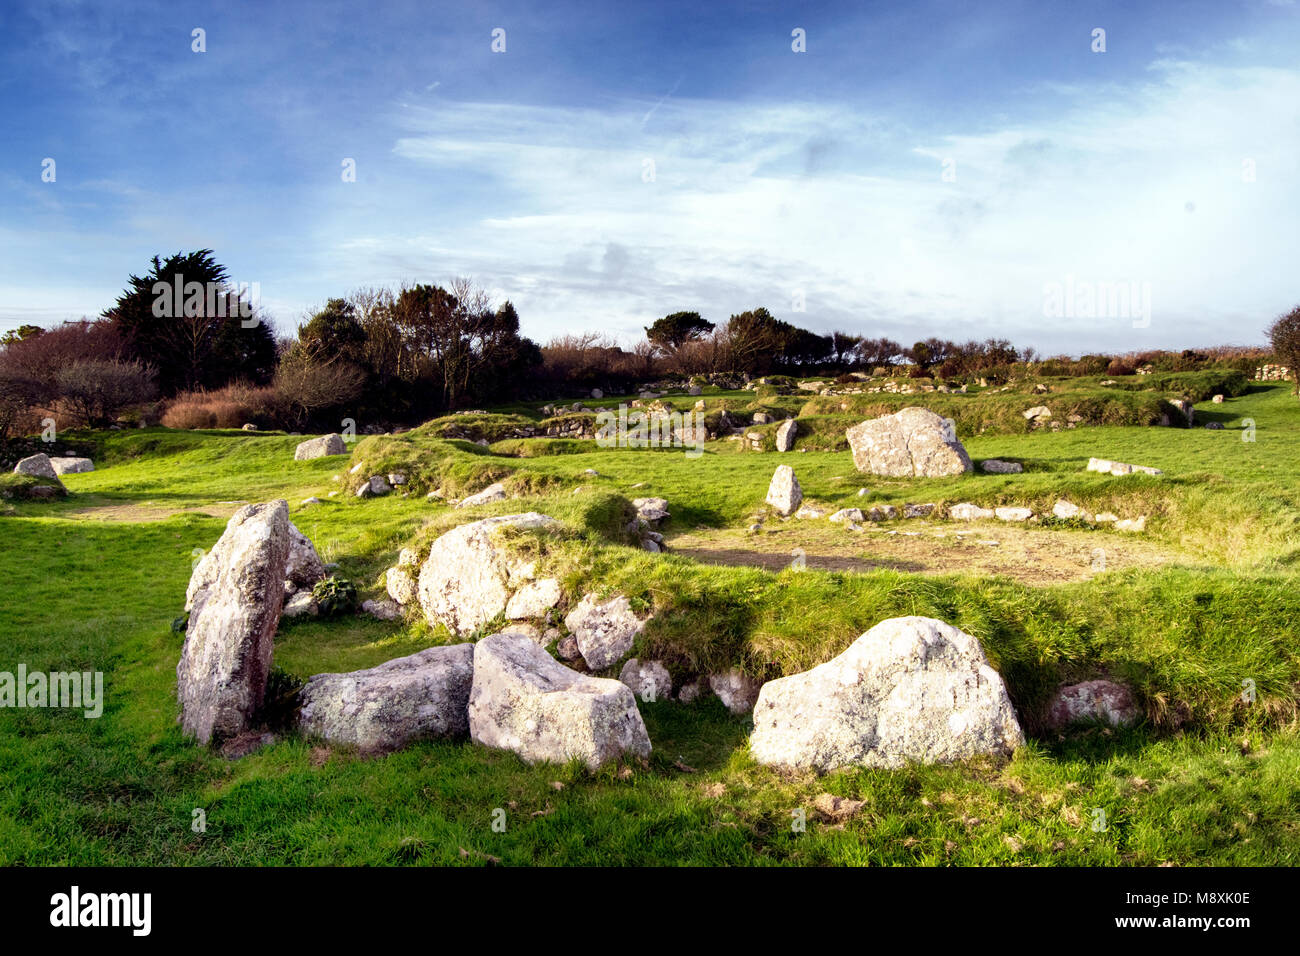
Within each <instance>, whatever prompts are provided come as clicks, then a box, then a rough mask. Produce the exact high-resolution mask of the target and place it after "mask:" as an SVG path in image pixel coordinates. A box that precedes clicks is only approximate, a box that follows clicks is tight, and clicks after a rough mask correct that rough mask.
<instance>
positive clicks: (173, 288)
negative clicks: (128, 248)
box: [103, 249, 276, 396]
mask: <svg viewBox="0 0 1300 956" xmlns="http://www.w3.org/2000/svg"><path fill="white" fill-rule="evenodd" d="M227 280H228V277H227V274H226V269H225V266H222V265H221V264H220V263H218V262H217V261H216V259H214V258H213V255H212V250H211V249H200V250H198V251H197V252H190V253H181V252H178V253H176V254H175V255H172V256H168V257H167V259H165V260H163V259H161V258H160V257H159V256H154V257H153V260H152V268H151V269H150V270H149V271H148V272H146V273H145V274H144V275H143V276H137V275H132V276H130V277H129V278H128V281H127V288H126V289H125V290H124V291H123V293H122V294H121V295H120V296H119V297H118V299H117V302H116V304H114V305H113V306H112V307H111V308H109V309H106V310H105V311H104V313H103V316H104V318H106V319H108V320H110V321H111V322H112V323H113V326H114V327H115V328H116V329H117V330H118V332H119V333H120V335H121V336H122V339H123V340H124V341H125V343H126V346H127V348H128V350H129V353H130V357H131V358H134V359H136V360H137V361H140V362H143V363H146V364H150V365H153V366H155V367H156V368H157V369H158V386H159V388H160V390H161V391H162V393H163V394H164V395H166V396H171V395H174V394H176V392H178V391H181V390H184V389H195V388H220V387H221V386H223V385H225V384H227V383H228V382H230V381H232V380H234V379H243V380H245V381H250V382H254V383H256V384H265V382H267V381H268V380H269V379H270V376H271V375H272V374H273V373H274V371H275V364H274V360H275V355H276V347H275V336H274V333H273V332H272V330H271V328H270V326H269V323H267V322H265V321H263V317H262V316H260V315H258V314H257V311H256V309H255V308H253V307H252V306H251V305H250V303H249V302H248V300H247V299H246V298H245V297H244V296H243V295H242V294H241V293H240V292H239V291H237V290H235V289H233V288H231V286H230V284H229V282H228V281H227Z"/></svg>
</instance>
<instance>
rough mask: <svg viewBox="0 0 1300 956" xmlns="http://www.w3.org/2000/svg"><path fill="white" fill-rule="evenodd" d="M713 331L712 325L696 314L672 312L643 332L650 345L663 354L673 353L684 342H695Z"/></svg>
mask: <svg viewBox="0 0 1300 956" xmlns="http://www.w3.org/2000/svg"><path fill="white" fill-rule="evenodd" d="M712 331H713V323H712V322H709V321H707V320H705V319H703V318H701V317H700V313H698V312H673V313H672V314H671V315H665V316H664V317H663V318H662V319H656V320H655V322H654V324H653V325H651V326H650V327H648V328H647V329H646V330H645V337H646V338H647V339H648V340H649V342H650V344H651V345H654V346H655V347H657V348H659V349H662V350H663V351H665V352H675V351H677V350H678V349H679V348H681V347H682V345H683V344H684V343H686V342H695V341H698V340H699V339H701V338H703V337H704V336H706V335H708V334H709V333H710V332H712Z"/></svg>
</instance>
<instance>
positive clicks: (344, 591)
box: [311, 576, 357, 617]
mask: <svg viewBox="0 0 1300 956" xmlns="http://www.w3.org/2000/svg"><path fill="white" fill-rule="evenodd" d="M311 596H312V597H313V598H315V599H316V604H317V606H318V607H319V608H320V613H321V617H339V616H341V615H343V614H352V613H355V612H356V609H357V589H356V585H354V584H353V583H352V582H351V581H349V580H348V579H347V578H337V577H333V576H330V577H328V578H325V579H324V580H323V581H317V582H316V586H315V587H313V588H312V589H311Z"/></svg>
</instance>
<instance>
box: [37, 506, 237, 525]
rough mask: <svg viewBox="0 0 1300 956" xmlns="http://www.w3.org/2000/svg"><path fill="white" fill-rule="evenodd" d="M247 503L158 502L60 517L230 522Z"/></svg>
mask: <svg viewBox="0 0 1300 956" xmlns="http://www.w3.org/2000/svg"><path fill="white" fill-rule="evenodd" d="M245 504H247V502H244V501H218V502H213V503H212V504H205V505H184V506H183V505H166V504H159V503H157V502H155V501H137V502H119V503H116V504H95V505H87V506H86V507H84V508H74V509H69V510H68V511H65V512H63V513H62V514H61V515H59V517H61V518H70V519H76V520H81V521H128V522H139V521H164V520H166V519H167V518H170V517H171V516H172V515H176V514H204V515H208V516H210V517H213V518H224V519H229V518H230V516H231V515H233V514H234V513H235V512H236V511H238V510H239V509H240V507H242V506H243V505H245Z"/></svg>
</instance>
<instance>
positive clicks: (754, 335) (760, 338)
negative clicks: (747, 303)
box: [723, 307, 785, 375]
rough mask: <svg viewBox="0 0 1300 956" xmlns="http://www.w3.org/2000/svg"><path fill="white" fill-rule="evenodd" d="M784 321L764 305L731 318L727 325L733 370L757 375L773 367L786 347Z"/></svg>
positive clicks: (728, 352)
mask: <svg viewBox="0 0 1300 956" xmlns="http://www.w3.org/2000/svg"><path fill="white" fill-rule="evenodd" d="M783 325H785V323H783V322H778V321H777V320H776V319H775V318H774V317H773V316H772V313H770V312H768V311H767V309H764V308H761V307H760V308H757V309H750V310H749V311H747V312H741V313H739V314H738V315H733V316H732V317H731V318H729V319H728V320H727V324H726V326H725V327H724V329H723V334H724V336H725V337H726V341H727V356H728V362H729V364H730V366H731V367H730V369H729V371H732V372H745V373H747V374H749V375H755V374H761V373H763V372H767V371H768V370H770V369H771V368H772V367H773V366H774V365H775V364H776V362H777V361H778V360H779V359H780V357H781V354H782V352H783V350H784V347H785V330H784V329H783V328H782V326H783Z"/></svg>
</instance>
